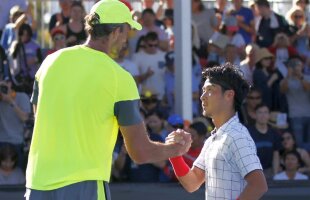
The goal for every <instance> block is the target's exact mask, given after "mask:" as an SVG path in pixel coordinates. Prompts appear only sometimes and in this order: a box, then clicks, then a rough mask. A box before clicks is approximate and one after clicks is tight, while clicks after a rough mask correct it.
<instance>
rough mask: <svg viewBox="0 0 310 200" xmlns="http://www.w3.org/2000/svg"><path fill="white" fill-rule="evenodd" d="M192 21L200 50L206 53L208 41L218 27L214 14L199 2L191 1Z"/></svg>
mask: <svg viewBox="0 0 310 200" xmlns="http://www.w3.org/2000/svg"><path fill="white" fill-rule="evenodd" d="M192 20H193V21H194V22H195V24H196V26H197V30H198V35H199V38H200V41H201V49H202V51H206V47H207V44H208V42H209V39H210V38H211V36H212V34H213V32H214V31H215V30H216V29H217V26H218V21H217V19H216V17H215V12H214V10H212V9H207V8H205V7H204V5H203V2H202V1H201V0H192Z"/></svg>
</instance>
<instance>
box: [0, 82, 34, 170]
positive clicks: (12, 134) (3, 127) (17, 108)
mask: <svg viewBox="0 0 310 200" xmlns="http://www.w3.org/2000/svg"><path fill="white" fill-rule="evenodd" d="M29 101H30V100H29V97H28V96H27V95H26V94H25V93H21V92H15V90H14V89H13V88H12V82H11V81H2V82H0V147H1V146H4V145H6V144H8V143H9V144H12V145H14V147H15V150H16V151H17V154H18V162H17V165H18V166H19V167H21V168H24V164H23V161H24V155H23V142H24V123H25V122H26V120H27V119H28V117H29V114H30V112H31V107H30V103H29Z"/></svg>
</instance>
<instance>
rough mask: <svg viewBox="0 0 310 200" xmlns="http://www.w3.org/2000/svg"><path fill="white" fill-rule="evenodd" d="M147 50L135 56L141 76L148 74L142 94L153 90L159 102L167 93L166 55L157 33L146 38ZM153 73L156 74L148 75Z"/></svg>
mask: <svg viewBox="0 0 310 200" xmlns="http://www.w3.org/2000/svg"><path fill="white" fill-rule="evenodd" d="M144 41H145V49H144V51H140V52H138V53H136V54H135V55H134V56H133V62H135V63H136V64H137V65H138V68H139V73H140V74H148V75H147V76H146V77H145V80H144V81H143V82H142V92H144V91H147V90H151V91H152V93H153V94H156V95H157V97H158V99H159V100H162V99H163V96H164V93H165V82H164V76H165V53H164V52H163V51H161V50H160V49H159V39H158V36H157V34H156V33H155V32H150V33H148V34H147V35H146V36H145V39H144ZM148 71H153V72H154V73H147V72H148Z"/></svg>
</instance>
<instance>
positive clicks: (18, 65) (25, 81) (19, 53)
mask: <svg viewBox="0 0 310 200" xmlns="http://www.w3.org/2000/svg"><path fill="white" fill-rule="evenodd" d="M32 35H33V32H32V29H31V27H30V25H28V24H23V25H22V26H21V27H20V28H19V30H18V40H17V41H14V43H13V44H12V47H11V49H10V52H9V56H10V57H11V61H12V62H11V63H10V68H11V69H10V71H11V75H12V80H13V82H14V84H15V85H17V86H18V87H19V89H20V90H22V91H25V92H26V93H27V94H29V95H30V94H31V93H32V85H33V81H34V76H35V73H36V72H37V70H38V69H39V64H40V63H41V62H42V54H41V48H40V46H39V44H38V43H37V42H36V41H34V40H33V39H32Z"/></svg>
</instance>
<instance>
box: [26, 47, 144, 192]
mask: <svg viewBox="0 0 310 200" xmlns="http://www.w3.org/2000/svg"><path fill="white" fill-rule="evenodd" d="M32 103H34V104H36V105H37V112H36V117H35V126H34V132H33V138H32V143H31V147H30V153H29V159H28V166H27V172H26V180H27V181H26V187H27V188H31V189H36V190H53V189H57V188H60V187H63V186H66V185H69V184H73V183H76V182H80V181H84V180H103V181H109V179H110V171H111V165H112V152H113V148H114V145H115V141H116V138H117V133H118V128H119V125H122V126H128V125H134V124H137V123H140V122H141V121H142V119H141V117H140V113H139V94H138V90H137V86H136V83H135V81H134V79H133V78H132V76H131V75H130V74H129V73H128V72H126V71H125V70H124V69H123V68H121V67H120V66H119V65H118V64H117V63H116V62H114V60H112V59H111V58H110V57H108V56H107V55H106V54H104V53H102V52H99V51H96V50H94V49H91V48H88V47H86V46H82V45H80V46H75V47H71V48H66V49H63V50H60V51H57V52H55V53H54V54H51V55H49V56H48V57H47V58H46V59H45V60H44V62H43V63H42V65H41V67H40V69H39V70H38V72H37V74H36V83H35V87H34V92H33V97H32Z"/></svg>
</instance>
